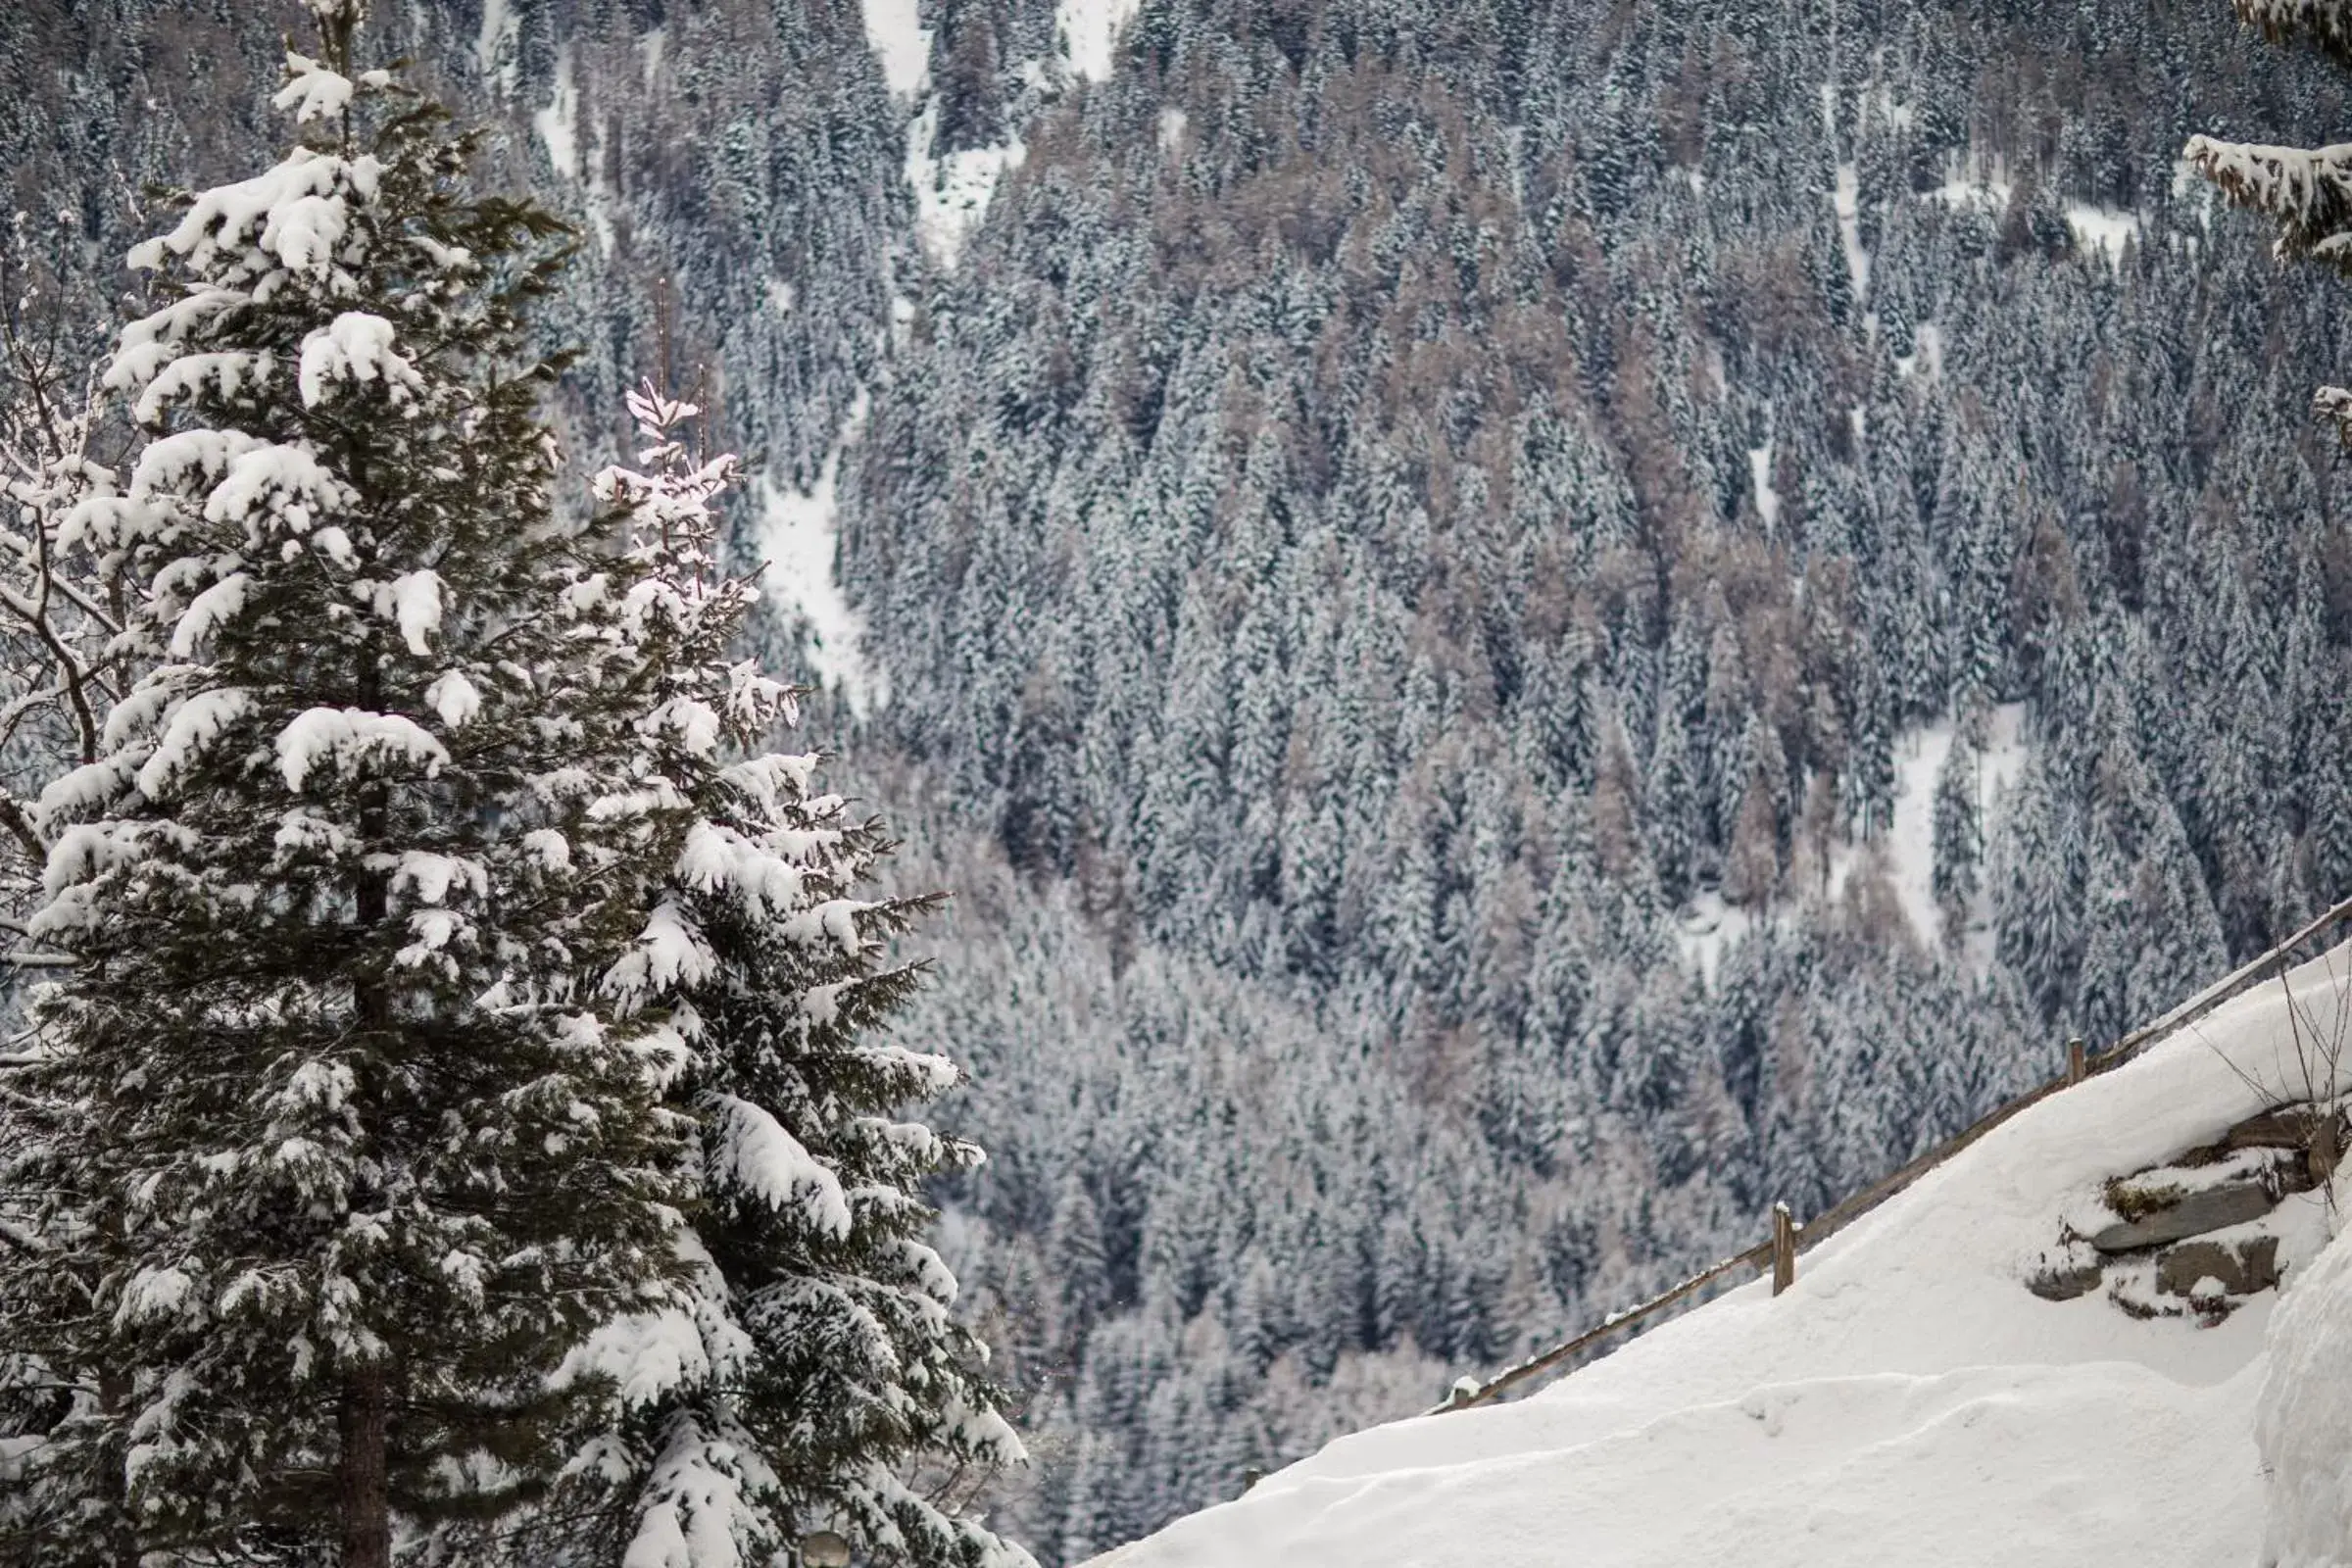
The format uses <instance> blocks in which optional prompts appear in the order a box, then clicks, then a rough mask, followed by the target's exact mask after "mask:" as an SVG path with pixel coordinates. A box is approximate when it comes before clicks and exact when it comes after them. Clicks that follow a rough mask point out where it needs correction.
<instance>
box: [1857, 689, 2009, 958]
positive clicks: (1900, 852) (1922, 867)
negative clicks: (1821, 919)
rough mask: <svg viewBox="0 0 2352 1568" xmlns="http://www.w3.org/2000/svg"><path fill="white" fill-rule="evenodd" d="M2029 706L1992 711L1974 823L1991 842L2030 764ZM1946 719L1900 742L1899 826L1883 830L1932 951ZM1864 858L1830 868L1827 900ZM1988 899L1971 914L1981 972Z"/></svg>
mask: <svg viewBox="0 0 2352 1568" xmlns="http://www.w3.org/2000/svg"><path fill="white" fill-rule="evenodd" d="M2025 727H2026V705H2025V704H2023V703H2004V704H2002V705H2001V706H2000V707H1998V708H1995V709H1994V710H1993V711H1992V723H1991V725H1990V728H1989V732H1988V733H1987V734H1986V736H1985V750H1984V751H1983V753H1982V754H1980V765H1979V768H1978V773H1977V819H1978V821H1979V822H1981V823H1982V824H1983V825H1984V836H1985V842H1986V843H1990V842H1991V839H1992V829H1993V825H1994V823H1995V822H1997V821H1998V820H1999V815H2000V805H2001V792H2002V791H2003V790H2006V789H2007V788H2008V787H2009V786H2010V785H2012V784H2014V783H2016V782H2017V776H2018V774H2019V773H2020V772H2022V771H2023V770H2024V769H2025V765H2026V743H2025ZM1951 750H1952V724H1951V721H1950V720H1949V719H1945V720H1943V721H1941V722H1938V723H1935V724H1930V725H1927V726H1925V727H1923V728H1920V729H1912V730H1906V731H1904V732H1903V734H1902V735H1901V737H1900V738H1898V739H1897V740H1896V742H1895V746H1894V768H1895V796H1894V820H1893V822H1892V823H1891V824H1890V825H1889V826H1888V828H1887V837H1886V842H1885V849H1886V852H1887V874H1888V879H1889V880H1890V881H1891V882H1892V883H1893V884H1894V893H1895V897H1896V898H1897V899H1898V900H1900V901H1901V903H1902V907H1903V912H1904V913H1905V914H1907V915H1909V916H1910V917H1911V928H1912V930H1913V931H1915V932H1917V933H1918V935H1919V939H1920V941H1921V942H1923V943H1925V944H1927V945H1928V946H1930V947H1933V946H1935V945H1936V943H1937V942H1939V941H1941V940H1942V937H1943V915H1942V913H1941V911H1939V910H1938V909H1937V908H1936V775H1937V774H1938V773H1940V772H1942V771H1943V760H1944V759H1945V758H1946V757H1948V756H1950V755H1951ZM1859 860H1860V857H1859V856H1858V855H1856V854H1855V853H1854V852H1853V851H1851V850H1848V851H1846V852H1844V853H1841V854H1840V855H1838V857H1836V858H1834V859H1833V860H1832V862H1831V865H1830V896H1831V897H1832V898H1836V897H1838V895H1839V894H1840V893H1842V892H1843V891H1844V888H1845V880H1846V878H1847V877H1848V876H1850V875H1852V874H1853V871H1854V869H1855V867H1856V865H1857V864H1858V863H1859ZM1984 904H1985V900H1984V898H1983V897H1982V896H1980V897H1979V899H1978V905H1979V906H1980V907H1978V908H1977V909H1976V910H1974V911H1972V920H1971V926H1972V929H1971V932H1970V942H1971V946H1972V953H1971V956H1972V957H1973V958H1974V959H1975V960H1976V963H1977V966H1978V968H1979V969H1980V970H1981V969H1983V968H1984V967H1985V963H1986V962H1987V961H1988V960H1989V959H1990V957H1991V946H1990V940H1989V935H1988V933H1985V932H1983V931H1979V930H1976V929H1974V927H1975V926H1976V925H1977V924H1978V923H1980V922H1981V920H1982V919H1983V917H1984V916H1985V913H1986V910H1985V907H1984Z"/></svg>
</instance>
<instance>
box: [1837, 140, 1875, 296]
mask: <svg viewBox="0 0 2352 1568" xmlns="http://www.w3.org/2000/svg"><path fill="white" fill-rule="evenodd" d="M1830 207H1831V210H1832V211H1833V212H1835V213H1836V214H1837V215H1838V245H1839V246H1840V247H1841V248H1842V249H1843V250H1844V251H1845V275H1846V280H1847V281H1848V282H1849V283H1851V284H1852V285H1853V289H1854V302H1855V303H1856V304H1862V303H1864V302H1866V301H1867V300H1869V298H1870V252H1869V251H1867V250H1865V249H1863V248H1862V182H1861V175H1860V173H1859V172H1856V170H1855V168H1854V166H1853V165H1852V164H1839V165H1838V188H1837V189H1836V190H1834V191H1832V192H1831V193H1830Z"/></svg>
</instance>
